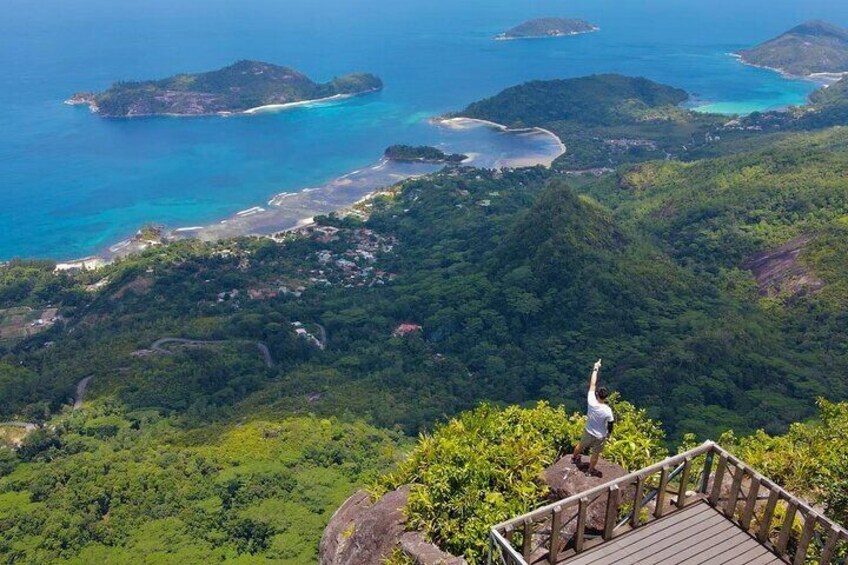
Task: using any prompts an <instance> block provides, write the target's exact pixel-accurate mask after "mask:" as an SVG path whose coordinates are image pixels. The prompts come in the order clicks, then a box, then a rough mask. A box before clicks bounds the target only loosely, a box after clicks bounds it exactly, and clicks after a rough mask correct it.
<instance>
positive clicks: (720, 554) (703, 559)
mask: <svg viewBox="0 0 848 565" xmlns="http://www.w3.org/2000/svg"><path fill="white" fill-rule="evenodd" d="M731 525H732V526H733V527H734V528H736V526H735V525H733V524H731ZM736 530H737V531H738V530H739V529H738V528H736ZM726 535H727V537H725V538H723V539H720V540H715V539H701V540H700V541H699V543H698V550H697V551H696V552H691V549H690V550H688V551H690V553H689V555H687V557H685V558H683V559H681V560H680V561H675V562H674V563H675V565H706V564H708V563H709V564H711V565H717V564H719V563H721V562H722V561H724V560H725V559H727V557H728V556H729V555H736V554H739V553H744V552H745V551H746V550H747V548H748V542H749V541H750V540H749V539H748V538H747V536H745V535H744V533H742V535H739V536H737V535H736V532H731V533H729V534H726ZM757 545H759V544H757ZM675 559H677V558H675Z"/></svg>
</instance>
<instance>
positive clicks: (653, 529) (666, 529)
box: [568, 504, 728, 565]
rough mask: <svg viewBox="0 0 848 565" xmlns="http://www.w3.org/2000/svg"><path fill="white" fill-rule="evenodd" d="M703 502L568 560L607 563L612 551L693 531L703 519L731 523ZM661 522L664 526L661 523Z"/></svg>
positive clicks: (578, 563) (580, 564) (575, 564)
mask: <svg viewBox="0 0 848 565" xmlns="http://www.w3.org/2000/svg"><path fill="white" fill-rule="evenodd" d="M700 506H701V505H700V504H695V505H692V506H690V507H688V508H685V509H683V510H679V511H677V512H675V513H673V514H669V515H668V516H666V517H664V518H662V519H660V520H657V521H656V522H651V523H650V524H647V525H645V526H642V527H641V528H639V529H637V530H633V531H632V532H628V533H626V534H623V535H622V536H621V537H618V538H615V539H614V540H612V541H609V542H606V543H604V544H601V545H599V546H597V548H595V549H591V550H588V551H587V552H586V553H583V554H581V555H580V556H578V557H576V558H573V559H570V560H568V563H569V565H590V564H596V563H603V562H604V559H605V558H606V557H607V556H608V555H612V554H614V553H617V552H620V551H626V553H628V554H631V553H634V552H636V551H638V550H640V549H642V548H643V547H651V546H652V545H654V544H656V543H658V542H660V541H661V540H663V539H666V538H672V537H674V536H675V534H677V533H678V532H689V531H690V530H691V529H692V528H693V527H697V525H698V524H699V523H700V522H703V521H705V520H706V521H708V524H707V525H706V526H709V525H713V524H720V523H728V522H727V520H726V519H725V518H724V517H723V516H721V515H720V514H718V513H717V512H715V511H713V510H712V509H711V508H709V506H706V505H703V506H705V507H706V508H707V509H709V510H710V512H704V511H703V510H702V509H701V508H699V507H700ZM660 524H662V525H663V527H657V526H659V525H660Z"/></svg>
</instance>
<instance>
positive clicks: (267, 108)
mask: <svg viewBox="0 0 848 565" xmlns="http://www.w3.org/2000/svg"><path fill="white" fill-rule="evenodd" d="M379 91H380V89H379V88H372V89H370V90H364V91H362V92H356V93H352V94H334V95H333V96H327V97H325V98H313V99H310V100H299V101H297V102H286V103H284V104H265V105H263V106H256V107H254V108H248V109H246V110H234V111H228V110H223V111H220V112H205V113H202V114H175V113H172V112H162V113H151V114H131V115H126V116H111V115H105V116H104V115H102V114H100V113H99V111H98V110H99V108H98V107H97V104H96V103H95V102H93V101H74V100H73V98H68V99H67V100H64V101H63V104H66V105H68V106H88V108H89V111H90V112H91V113H92V114H97V115H98V116H99V117H101V118H105V119H113V120H122V119H133V118H155V117H166V118H204V117H210V116H220V117H228V116H251V115H254V114H260V113H264V112H276V111H280V110H287V109H290V108H297V107H304V106H312V105H314V104H321V103H323V102H335V101H340V100H347V99H349V98H356V97H357V96H365V95H366V94H373V93H374V92H379Z"/></svg>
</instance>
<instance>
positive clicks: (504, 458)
mask: <svg viewBox="0 0 848 565" xmlns="http://www.w3.org/2000/svg"><path fill="white" fill-rule="evenodd" d="M613 409H614V410H615V413H616V419H617V423H616V429H615V439H614V440H613V441H612V442H611V443H610V445H609V449H608V452H607V456H608V458H609V459H611V460H612V461H614V462H616V463H619V464H621V465H623V466H624V467H626V468H628V469H634V468H638V467H642V466H644V465H646V464H648V463H651V462H653V461H655V460H657V459H659V458H662V457H664V456H665V454H666V451H665V449H664V448H663V447H662V442H663V439H664V436H663V433H662V431H661V430H660V428H659V427H658V426H657V424H656V423H654V422H652V421H651V420H649V419H648V418H647V417H646V416H645V413H644V411H642V410H637V409H635V408H633V407H632V406H631V405H630V404H627V403H625V402H617V401H616V402H614V405H613ZM584 425H585V417H584V416H581V415H579V414H571V415H569V414H567V413H566V411H565V409H564V408H562V407H557V408H554V407H551V406H550V405H548V404H547V403H545V402H540V403H539V404H537V405H536V406H535V407H533V408H520V407H517V406H510V407H507V408H503V409H500V408H497V407H494V406H492V405H489V404H484V405H481V406H480V407H478V408H477V409H476V410H473V411H471V412H466V413H464V414H461V415H460V416H458V417H457V418H455V419H453V420H450V421H449V422H447V423H445V424H443V425H441V426H439V427H438V428H437V429H436V430H435V432H434V433H433V434H432V435H425V436H422V437H421V438H420V441H419V444H418V446H417V447H416V449H415V450H414V451H413V452H412V453H411V455H410V457H409V459H407V460H406V461H405V462H404V463H402V464H401V465H400V467H399V469H398V470H397V472H395V473H393V474H391V475H387V476H385V477H384V478H383V479H382V481H381V484H380V485H379V486H380V488H382V489H385V488H397V487H398V486H400V485H403V484H411V485H412V488H411V491H410V496H409V502H408V504H407V514H408V521H407V524H408V526H409V527H411V528H415V529H419V530H421V531H424V532H425V533H426V534H427V535H428V536H429V537H430V538H431V539H432V540H433V541H434V542H436V543H437V544H439V545H440V546H441V547H442V548H444V549H445V550H447V551H450V552H452V553H454V554H458V555H463V556H464V557H465V558H466V559H467V560H468V561H469V562H471V563H479V562H481V561H482V559H483V555H484V554H485V551H486V548H487V540H488V532H489V528H490V527H491V526H493V525H494V524H496V523H498V522H501V521H503V520H505V519H507V518H511V517H513V516H517V515H520V514H522V513H525V512H527V511H529V510H531V509H532V508H534V507H535V506H537V505H539V504H540V503H541V502H542V501H543V500H544V498H545V496H546V495H547V494H548V492H547V487H546V486H545V485H544V483H543V482H542V480H541V476H542V472H543V471H544V469H545V468H546V467H548V466H550V465H551V464H553V463H554V462H555V461H556V460H557V458H558V457H559V456H560V455H562V454H564V453H567V452H568V451H570V450H571V448H572V447H573V446H574V444H575V442H576V441H578V440H579V438H580V436H581V435H582V433H583V428H584Z"/></svg>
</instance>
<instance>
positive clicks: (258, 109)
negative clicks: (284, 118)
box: [238, 90, 374, 114]
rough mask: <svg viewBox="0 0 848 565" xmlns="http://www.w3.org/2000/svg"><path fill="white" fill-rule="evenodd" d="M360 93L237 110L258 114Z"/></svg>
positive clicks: (330, 100)
mask: <svg viewBox="0 0 848 565" xmlns="http://www.w3.org/2000/svg"><path fill="white" fill-rule="evenodd" d="M371 92H374V90H369V91H368V92H362V93H360V94H368V93H371ZM360 94H336V95H335V96H328V97H327V98H316V99H315V100H301V101H300V102H287V103H285V104H266V105H265V106H257V107H255V108H248V109H247V110H244V111H242V112H238V113H239V114H258V113H260V112H277V111H280V110H287V109H289V108H297V107H300V106H311V105H312V104H319V103H321V102H332V101H333V100H344V99H346V98H353V97H354V96H359V95H360Z"/></svg>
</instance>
